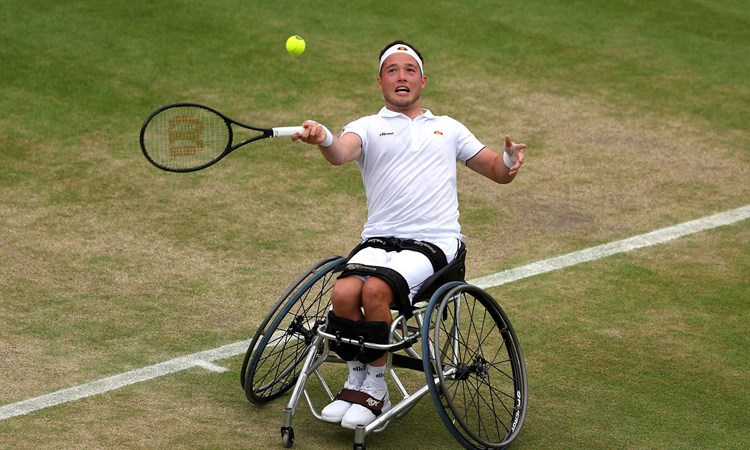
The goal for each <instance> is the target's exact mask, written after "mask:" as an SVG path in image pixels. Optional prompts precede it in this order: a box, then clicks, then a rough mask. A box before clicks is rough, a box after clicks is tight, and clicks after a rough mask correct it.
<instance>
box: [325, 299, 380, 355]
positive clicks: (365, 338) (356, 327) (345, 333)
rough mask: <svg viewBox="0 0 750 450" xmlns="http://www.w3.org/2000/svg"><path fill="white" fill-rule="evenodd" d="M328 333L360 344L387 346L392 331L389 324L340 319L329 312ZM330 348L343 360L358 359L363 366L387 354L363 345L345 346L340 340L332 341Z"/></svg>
mask: <svg viewBox="0 0 750 450" xmlns="http://www.w3.org/2000/svg"><path fill="white" fill-rule="evenodd" d="M326 332H328V333H331V334H333V335H335V336H337V337H342V338H348V339H354V340H357V341H359V342H371V343H373V344H387V343H388V338H389V335H390V333H391V330H390V327H389V326H388V324H387V323H385V322H383V321H372V322H368V321H365V320H349V319H345V318H343V317H338V316H337V315H335V314H334V313H333V311H329V312H328V325H327V326H326ZM330 346H331V350H333V351H334V352H336V354H338V355H339V356H340V357H341V359H343V360H345V361H352V360H355V359H356V360H359V362H361V363H362V364H368V363H371V362H373V361H375V360H376V359H378V358H380V357H381V356H383V355H384V354H385V352H384V351H383V350H376V349H373V348H367V347H364V346H363V345H354V344H344V343H342V342H339V341H338V340H337V341H331V343H330Z"/></svg>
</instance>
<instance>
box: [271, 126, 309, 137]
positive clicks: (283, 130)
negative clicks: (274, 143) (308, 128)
mask: <svg viewBox="0 0 750 450" xmlns="http://www.w3.org/2000/svg"><path fill="white" fill-rule="evenodd" d="M271 130H272V131H273V137H286V136H292V135H293V134H294V133H300V134H302V132H303V131H305V129H304V127H277V128H271Z"/></svg>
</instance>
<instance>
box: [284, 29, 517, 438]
mask: <svg viewBox="0 0 750 450" xmlns="http://www.w3.org/2000/svg"><path fill="white" fill-rule="evenodd" d="M377 81H378V88H379V89H380V91H381V92H382V93H383V98H384V100H385V107H383V108H382V109H381V110H380V112H379V113H378V114H376V115H372V116H367V117H363V118H361V119H358V120H355V121H354V122H351V123H350V124H348V125H347V126H345V127H344V129H343V131H342V133H341V135H340V136H335V135H333V134H332V133H331V132H330V131H329V130H328V129H327V128H326V127H325V126H323V125H321V124H319V123H317V122H315V121H311V120H308V121H305V122H304V124H303V126H304V128H305V130H304V132H303V133H302V134H295V135H294V136H293V137H292V139H294V140H298V139H299V140H302V141H304V142H307V143H309V144H315V145H318V146H319V148H320V150H321V152H322V153H323V156H324V157H325V158H326V160H328V161H329V162H330V163H331V164H334V165H340V164H345V163H348V162H352V161H354V162H355V163H356V164H357V167H358V168H359V170H360V172H361V173H362V179H363V181H364V186H365V192H366V194H367V210H368V217H367V222H366V223H365V225H364V230H363V231H362V239H363V241H362V243H360V245H358V246H357V247H356V248H355V249H354V250H353V251H352V253H351V254H350V256H351V257H350V259H349V261H348V265H347V268H346V269H345V270H344V272H342V274H341V276H340V277H339V279H338V280H337V281H336V283H335V285H334V288H333V292H332V296H331V303H332V305H333V311H332V312H331V313H330V314H329V320H328V322H329V323H328V331H339V332H340V333H341V335H342V336H345V337H351V338H356V337H358V336H362V335H366V336H367V337H368V338H369V339H368V340H372V341H374V342H381V343H387V339H388V330H389V328H388V326H389V324H390V323H391V321H392V316H391V305H392V304H394V303H396V304H399V302H401V303H402V304H403V303H404V302H410V301H411V298H412V296H413V295H414V294H415V293H416V292H417V291H418V290H419V287H420V286H421V284H422V282H423V281H424V280H425V279H427V278H428V277H429V276H430V275H432V274H433V273H434V272H435V271H437V270H439V269H440V268H442V267H444V266H445V265H447V264H448V263H450V262H451V261H452V260H453V259H454V258H455V257H456V254H457V251H458V249H459V246H460V245H461V239H462V235H461V227H460V225H459V223H458V215H459V213H458V193H457V189H456V162H457V161H460V162H462V163H465V164H466V165H467V166H468V167H469V168H470V169H472V170H474V171H475V172H478V173H480V174H482V175H484V176H486V177H487V178H489V179H491V180H493V181H495V182H496V183H501V184H506V183H510V182H511V181H513V179H514V178H515V176H516V174H517V173H518V170H519V169H520V168H521V165H522V164H523V160H524V149H525V148H526V145H525V144H516V143H514V142H512V141H511V139H510V137H509V136H508V135H505V141H504V151H503V153H502V155H499V154H497V153H495V152H494V151H492V150H490V149H489V148H487V147H486V146H484V145H483V144H482V143H481V142H479V140H477V139H476V138H475V137H474V135H473V134H472V133H471V132H470V131H469V130H468V129H467V128H466V127H465V126H464V125H462V124H461V123H460V122H458V121H456V120H454V119H452V118H450V117H448V116H435V115H433V114H432V113H431V112H430V111H429V110H427V109H423V108H421V106H420V97H421V93H422V89H424V87H425V85H426V83H427V77H426V76H425V75H424V67H423V58H422V55H421V54H420V53H419V51H417V50H416V49H415V48H414V46H412V45H410V44H408V43H406V42H404V41H395V42H392V43H390V44H388V45H387V46H386V47H385V48H384V49H383V51H382V52H381V53H380V72H379V76H378V78H377ZM407 304H408V303H407ZM332 347H333V348H334V350H336V351H337V353H338V354H339V355H340V356H341V357H342V358H343V359H345V360H347V362H348V365H349V377H348V379H347V381H346V382H345V383H344V389H342V391H341V392H340V393H339V395H338V396H337V397H336V400H334V401H333V402H332V403H331V404H329V405H328V406H326V407H325V408H324V409H323V411H322V416H323V419H324V420H327V421H329V422H335V423H339V422H340V423H341V425H342V426H344V427H346V428H352V429H353V428H355V427H356V426H357V425H358V424H361V425H368V424H369V423H370V422H372V421H373V420H375V418H376V417H377V416H378V415H380V414H381V413H382V412H385V411H387V410H388V409H390V407H391V402H390V399H389V396H388V388H387V385H386V381H385V363H386V360H387V357H386V356H387V355H386V354H385V353H384V352H376V351H372V350H368V351H365V352H362V351H360V349H359V348H358V347H356V348H355V347H354V346H344V345H339V346H332Z"/></svg>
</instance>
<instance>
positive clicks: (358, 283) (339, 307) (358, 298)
mask: <svg viewBox="0 0 750 450" xmlns="http://www.w3.org/2000/svg"><path fill="white" fill-rule="evenodd" d="M362 283H363V282H362V280H360V279H359V278H356V277H345V278H340V279H338V280H336V283H335V284H334V285H333V290H332V291H331V303H332V304H333V308H334V310H335V311H336V313H337V314H339V315H341V316H343V317H352V314H353V312H355V311H357V310H359V308H360V307H361V306H362ZM355 318H356V317H355Z"/></svg>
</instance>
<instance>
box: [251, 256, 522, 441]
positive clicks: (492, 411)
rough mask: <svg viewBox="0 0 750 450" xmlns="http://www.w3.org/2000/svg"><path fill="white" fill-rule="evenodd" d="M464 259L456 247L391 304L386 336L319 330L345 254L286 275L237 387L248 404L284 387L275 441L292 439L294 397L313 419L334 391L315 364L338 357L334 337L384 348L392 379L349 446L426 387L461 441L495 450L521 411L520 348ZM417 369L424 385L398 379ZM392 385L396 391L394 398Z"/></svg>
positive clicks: (511, 434)
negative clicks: (409, 296)
mask: <svg viewBox="0 0 750 450" xmlns="http://www.w3.org/2000/svg"><path fill="white" fill-rule="evenodd" d="M465 258H466V250H465V248H464V247H463V246H462V248H461V249H460V251H459V254H458V256H457V257H456V258H455V259H454V260H453V261H452V262H451V263H450V264H449V265H448V266H447V267H445V268H444V269H442V270H440V271H438V272H437V273H435V274H434V275H432V276H431V277H430V278H428V279H427V280H426V281H425V282H424V283H423V286H422V288H421V289H420V291H419V292H418V293H417V294H416V295H415V297H414V302H413V304H414V306H413V307H411V308H410V310H407V311H398V308H397V307H396V306H395V305H394V306H393V307H392V309H393V315H394V319H393V322H392V324H391V326H390V342H389V343H388V344H375V343H371V342H366V341H365V340H364V339H363V338H361V337H360V338H359V339H347V338H344V337H341V336H340V335H332V334H330V333H327V332H326V322H327V314H328V311H329V310H330V309H331V303H330V293H331V290H332V288H333V284H334V282H335V280H336V278H337V277H338V275H339V274H340V273H341V271H342V270H344V268H345V266H346V262H347V258H344V257H340V256H332V257H329V258H326V259H323V260H321V261H320V262H318V263H317V264H315V265H314V266H313V267H311V268H310V269H309V270H308V271H307V272H306V273H304V274H303V275H302V276H300V277H299V278H298V279H297V280H296V281H295V282H294V283H292V285H291V286H290V287H289V289H287V290H286V292H284V294H283V295H282V296H281V298H280V299H279V300H278V301H277V302H276V304H275V305H274V306H273V308H272V309H271V312H270V313H269V314H268V315H267V316H266V317H265V319H264V320H263V322H262V323H261V324H260V327H259V328H258V330H257V332H256V333H255V336H254V337H253V339H252V341H251V344H250V347H249V348H248V350H247V353H246V355H245V359H244V362H243V364H242V369H241V374H240V382H241V384H242V387H243V389H244V391H245V395H246V396H247V399H248V400H249V401H250V402H253V403H259V404H260V403H265V402H269V401H271V400H274V399H276V398H278V397H280V396H282V395H283V394H285V393H286V392H288V391H289V390H290V389H291V390H292V393H291V396H290V397H289V400H288V402H287V406H286V407H285V408H284V411H283V419H282V426H281V441H282V444H283V446H284V447H286V448H289V447H292V445H293V443H294V439H295V434H294V427H293V425H292V421H293V418H294V414H295V411H296V409H297V406H298V405H299V402H300V401H301V400H302V398H303V397H304V398H305V400H306V402H307V404H308V406H309V409H310V411H311V413H312V415H313V416H314V417H315V418H317V419H320V420H322V418H321V415H320V410H319V409H318V408H316V402H322V406H325V405H326V404H328V402H330V401H333V399H334V396H335V392H332V391H331V389H330V388H329V387H328V383H327V382H326V381H325V375H326V374H327V375H331V371H330V369H328V372H326V370H325V369H324V368H325V367H331V366H333V364H324V363H344V361H343V360H342V359H341V358H339V357H338V356H337V355H336V354H335V353H334V352H333V351H330V344H331V343H332V342H334V341H335V342H339V343H342V342H343V343H344V344H355V345H358V346H360V347H361V348H372V349H377V350H385V351H387V353H388V362H387V373H388V375H389V376H390V380H391V381H390V383H389V384H391V385H395V387H396V389H395V390H394V389H393V388H391V389H390V390H391V400H392V403H393V405H392V408H391V409H390V410H388V411H386V412H383V413H382V414H381V415H380V416H378V417H377V418H376V419H375V421H374V422H372V423H370V424H369V425H367V426H361V425H360V426H358V427H357V428H356V429H355V430H354V445H353V449H354V450H364V449H365V437H366V436H367V435H368V434H370V433H372V432H380V431H382V430H384V429H385V428H386V426H387V425H388V424H389V423H390V421H391V420H393V419H395V418H400V417H403V416H404V415H405V414H406V413H407V412H409V411H410V410H411V408H412V407H413V406H414V405H415V404H416V403H417V402H418V401H419V400H421V398H422V397H424V396H426V395H428V394H429V395H430V397H431V398H432V401H433V403H434V405H435V408H436V409H437V412H438V415H439V416H440V418H441V419H442V421H443V423H444V424H445V426H446V427H447V428H448V430H449V431H450V433H451V434H452V435H453V437H454V438H455V439H456V440H457V441H458V442H459V443H460V444H461V445H462V446H463V447H465V448H467V449H490V448H492V449H502V448H507V447H508V446H509V445H510V443H511V441H513V439H514V438H515V437H516V436H517V435H518V433H519V432H520V430H521V427H522V426H523V422H524V418H525V416H526V408H527V400H528V391H527V379H526V366H525V364H524V360H523V353H522V351H521V346H520V344H519V341H518V337H517V335H516V332H515V330H514V329H513V326H512V325H511V323H510V320H508V317H507V315H506V314H505V312H504V311H503V310H502V308H500V306H499V305H498V304H497V302H496V301H495V300H494V299H493V298H492V296H490V295H489V294H488V293H487V292H485V291H484V290H482V289H481V288H479V287H476V286H473V285H470V284H467V283H466V282H465V281H464V279H465V270H466V269H465ZM401 309H403V308H401ZM420 341H421V342H420ZM343 365H344V366H346V365H345V364H343ZM405 371H409V373H405ZM414 371H416V372H414ZM418 372H423V373H424V379H425V380H426V384H425V385H423V386H421V387H418V388H411V387H407V384H409V383H408V382H405V381H402V380H405V379H406V378H408V377H409V375H410V373H417V374H418ZM338 373H342V375H341V376H338V377H337V378H336V381H335V386H337V388H338V387H340V384H341V383H343V381H344V379H345V375H343V372H338ZM414 378H415V377H414V376H411V378H410V380H411V381H413V380H414ZM417 378H419V379H421V376H420V377H417ZM412 384H413V383H412ZM336 392H338V391H336ZM399 394H400V397H401V400H400V401H397V397H398V396H399ZM322 406H321V407H320V408H321V409H322Z"/></svg>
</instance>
